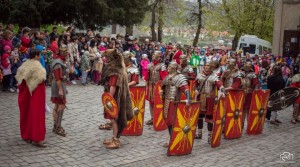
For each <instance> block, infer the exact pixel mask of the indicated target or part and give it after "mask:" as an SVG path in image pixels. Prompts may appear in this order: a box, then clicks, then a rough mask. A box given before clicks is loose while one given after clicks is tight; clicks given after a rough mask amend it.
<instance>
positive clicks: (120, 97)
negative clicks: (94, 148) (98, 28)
mask: <svg viewBox="0 0 300 167" xmlns="http://www.w3.org/2000/svg"><path fill="white" fill-rule="evenodd" d="M102 56H103V57H105V58H106V65H105V66H104V68H103V71H102V74H101V82H100V83H101V85H103V86H104V92H105V93H104V94H103V95H105V94H108V95H107V96H106V97H107V98H112V99H111V101H108V102H107V103H105V104H103V105H105V107H104V108H105V109H104V117H105V118H106V119H110V120H111V123H112V129H113V137H112V138H111V139H105V140H104V141H103V144H104V145H106V148H107V149H116V148H119V147H120V136H121V134H122V132H123V130H124V128H125V127H126V126H127V121H130V120H131V119H132V118H133V110H132V102H131V96H130V92H129V86H128V76H127V72H126V67H125V65H124V58H123V56H122V55H121V54H120V53H118V52H117V50H116V49H108V50H106V51H105V52H104V53H103V54H102ZM102 100H103V96H102ZM113 101H115V103H114V102H113ZM115 105H116V106H115Z"/></svg>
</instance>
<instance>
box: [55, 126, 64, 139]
mask: <svg viewBox="0 0 300 167" xmlns="http://www.w3.org/2000/svg"><path fill="white" fill-rule="evenodd" d="M55 133H56V134H57V135H59V136H63V137H66V132H65V130H64V128H62V127H60V128H58V129H56V130H55Z"/></svg>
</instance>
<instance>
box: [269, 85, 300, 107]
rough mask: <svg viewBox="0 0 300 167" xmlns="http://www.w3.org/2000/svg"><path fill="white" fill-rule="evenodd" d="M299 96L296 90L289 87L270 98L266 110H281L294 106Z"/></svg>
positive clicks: (299, 93)
mask: <svg viewBox="0 0 300 167" xmlns="http://www.w3.org/2000/svg"><path fill="white" fill-rule="evenodd" d="M299 95H300V92H299V89H298V88H293V87H290V88H284V89H281V90H279V91H277V92H275V93H273V94H272V95H271V96H270V98H269V102H268V110H271V111H277V110H283V109H285V108H287V107H289V106H290V105H292V104H294V103H295V101H296V100H297V98H298V97H299Z"/></svg>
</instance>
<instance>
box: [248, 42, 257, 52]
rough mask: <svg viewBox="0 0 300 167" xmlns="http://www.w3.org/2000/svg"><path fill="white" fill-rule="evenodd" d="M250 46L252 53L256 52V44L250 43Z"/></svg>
mask: <svg viewBox="0 0 300 167" xmlns="http://www.w3.org/2000/svg"><path fill="white" fill-rule="evenodd" d="M249 48H250V50H249V53H250V54H255V50H256V45H253V44H250V45H249Z"/></svg>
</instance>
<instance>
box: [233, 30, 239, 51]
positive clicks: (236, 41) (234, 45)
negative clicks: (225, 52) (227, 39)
mask: <svg viewBox="0 0 300 167" xmlns="http://www.w3.org/2000/svg"><path fill="white" fill-rule="evenodd" d="M240 37H241V33H239V32H236V33H235V35H234V38H233V40H232V50H233V51H235V50H236V47H237V45H238V42H239V39H240Z"/></svg>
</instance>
